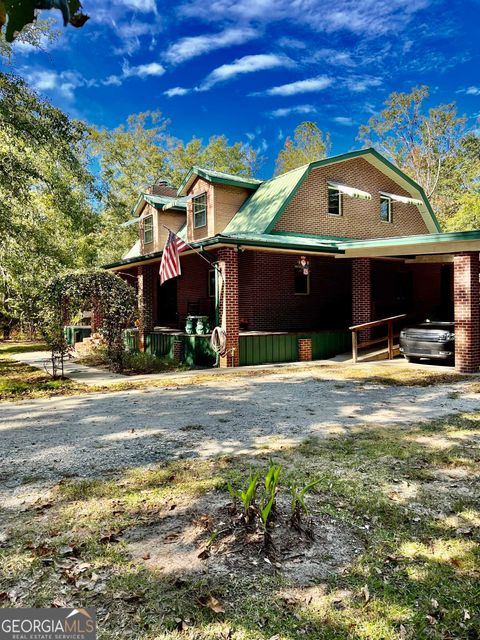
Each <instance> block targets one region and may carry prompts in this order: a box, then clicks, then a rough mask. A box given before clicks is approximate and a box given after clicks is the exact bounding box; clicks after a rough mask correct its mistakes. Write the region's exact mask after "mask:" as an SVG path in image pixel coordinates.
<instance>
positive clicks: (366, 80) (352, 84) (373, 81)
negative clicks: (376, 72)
mask: <svg viewBox="0 0 480 640" xmlns="http://www.w3.org/2000/svg"><path fill="white" fill-rule="evenodd" d="M381 84H382V81H381V80H380V78H375V77H372V76H352V77H351V78H347V79H346V80H345V85H346V87H347V89H348V90H349V91H352V92H353V93H363V92H364V91H367V89H371V88H372V87H379V86H380V85H381Z"/></svg>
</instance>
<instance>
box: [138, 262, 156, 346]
mask: <svg viewBox="0 0 480 640" xmlns="http://www.w3.org/2000/svg"><path fill="white" fill-rule="evenodd" d="M137 279H138V345H139V349H140V351H145V335H146V334H147V333H150V332H151V331H153V282H154V281H153V271H152V267H151V265H148V264H147V265H141V266H139V267H137Z"/></svg>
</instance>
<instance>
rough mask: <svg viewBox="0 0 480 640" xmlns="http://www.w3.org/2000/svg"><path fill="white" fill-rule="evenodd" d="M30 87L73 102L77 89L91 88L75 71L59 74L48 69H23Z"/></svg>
mask: <svg viewBox="0 0 480 640" xmlns="http://www.w3.org/2000/svg"><path fill="white" fill-rule="evenodd" d="M22 74H23V75H24V76H25V78H26V80H27V82H28V83H29V85H30V86H31V87H32V88H33V89H35V91H39V92H40V93H45V92H48V93H56V94H58V95H59V96H60V97H62V98H64V99H65V100H68V101H72V100H73V99H74V97H75V89H77V88H78V87H82V86H90V85H91V83H90V82H89V81H88V80H85V79H84V78H82V76H81V75H80V74H78V73H76V72H74V71H62V72H61V73H57V72H56V71H51V70H48V69H30V68H24V69H22Z"/></svg>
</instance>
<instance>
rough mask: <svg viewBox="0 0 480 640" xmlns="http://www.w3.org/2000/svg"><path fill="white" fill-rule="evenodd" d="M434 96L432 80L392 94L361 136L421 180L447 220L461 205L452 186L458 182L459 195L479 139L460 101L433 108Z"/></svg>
mask: <svg viewBox="0 0 480 640" xmlns="http://www.w3.org/2000/svg"><path fill="white" fill-rule="evenodd" d="M428 97H429V89H428V87H426V86H422V87H415V88H414V89H412V91H411V92H410V93H397V92H394V93H392V94H390V96H389V98H388V99H387V101H386V103H385V109H383V111H381V112H380V114H379V115H375V116H372V117H371V118H370V120H369V122H368V124H367V125H363V126H362V127H360V131H359V139H360V140H362V141H363V142H365V143H366V144H367V145H372V146H375V147H377V148H378V149H379V151H380V152H381V153H383V154H385V155H386V156H387V157H388V158H390V159H391V160H392V162H394V163H395V164H396V165H398V166H399V167H400V168H401V169H403V170H404V171H405V172H406V173H407V174H409V175H410V176H411V177H412V178H413V179H414V180H416V182H418V183H419V184H420V185H421V186H422V187H423V188H424V189H425V192H426V194H427V196H428V197H429V198H431V200H432V204H433V205H434V207H435V208H436V209H437V210H438V213H439V216H440V218H442V219H443V220H446V219H447V218H448V217H449V216H450V215H452V208H453V209H455V206H456V205H455V199H453V201H452V198H451V197H448V194H447V186H448V185H449V184H450V186H452V185H454V186H455V191H456V192H457V195H458V187H459V185H460V184H461V183H462V178H461V175H462V166H464V164H465V161H466V160H467V158H470V157H471V150H469V145H470V147H471V146H472V144H473V145H474V143H472V140H471V139H470V137H469V135H467V134H466V132H465V126H466V117H464V116H459V115H458V114H457V109H456V105H455V103H453V102H452V103H449V104H440V105H438V106H436V107H432V108H430V109H428V110H427V108H426V107H425V101H426V100H427V99H428ZM469 140H470V142H469ZM465 186H466V185H465ZM468 188H470V187H467V186H466V189H467V190H468Z"/></svg>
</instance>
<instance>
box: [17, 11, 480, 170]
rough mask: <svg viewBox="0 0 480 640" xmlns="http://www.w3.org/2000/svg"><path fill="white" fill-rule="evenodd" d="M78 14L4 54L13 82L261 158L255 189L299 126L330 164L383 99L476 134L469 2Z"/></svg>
mask: <svg viewBox="0 0 480 640" xmlns="http://www.w3.org/2000/svg"><path fill="white" fill-rule="evenodd" d="M83 4H84V7H85V10H86V11H87V13H89V14H90V15H91V20H90V21H89V22H88V23H87V24H86V25H85V27H83V28H82V29H78V30H76V29H74V28H72V27H68V28H67V29H65V30H64V29H63V27H62V28H61V31H62V33H61V36H60V38H59V40H58V41H57V42H56V43H54V44H53V45H45V50H44V51H38V50H34V49H33V48H31V47H28V46H26V45H22V44H16V45H14V48H15V55H14V58H13V61H12V67H13V70H15V71H17V72H19V73H21V74H22V75H23V76H24V77H25V78H26V79H27V81H28V82H29V83H30V84H31V85H32V86H33V87H35V88H36V89H37V90H38V91H40V92H41V93H44V94H45V95H47V96H48V97H49V98H50V99H51V100H52V102H53V103H54V104H56V105H57V106H59V107H61V108H63V109H65V110H66V111H68V112H69V113H71V114H72V115H74V116H76V117H80V118H82V119H84V120H86V121H88V122H90V123H94V124H96V125H100V126H105V127H115V126H117V125H118V124H120V123H122V122H123V121H124V120H125V118H126V117H127V116H128V115H129V114H130V113H135V112H139V111H146V110H155V109H159V110H160V111H161V112H162V113H163V115H164V116H165V117H167V118H169V119H170V121H171V125H170V132H171V133H172V134H173V135H175V136H177V137H179V138H182V139H189V138H191V137H192V136H193V135H196V136H198V137H201V138H203V139H205V140H206V139H208V137H209V136H211V135H214V134H221V133H225V134H226V135H227V136H228V138H229V139H230V141H231V142H233V141H237V140H242V141H245V142H249V143H250V144H252V146H254V147H255V148H257V149H258V150H259V151H260V153H261V154H262V155H264V156H266V158H267V160H266V162H265V164H264V166H263V167H262V169H261V172H260V174H261V177H269V176H270V175H271V173H272V171H273V163H274V160H275V158H276V156H277V154H278V151H279V149H280V148H281V147H282V146H283V143H284V140H285V137H286V136H287V135H289V134H291V133H292V132H293V129H294V128H295V126H296V125H297V124H298V123H299V122H301V121H302V120H306V119H307V120H314V121H315V122H317V123H318V125H319V126H320V128H321V129H323V130H328V131H330V132H331V135H332V143H333V148H332V151H333V153H341V152H344V151H348V150H350V149H352V148H356V147H358V146H360V145H359V142H358V141H357V140H356V137H357V134H358V127H359V125H360V124H362V123H365V122H366V121H367V120H368V118H369V117H370V115H371V114H372V113H375V112H378V111H379V110H380V109H381V108H382V104H383V102H384V100H385V99H386V97H387V96H388V95H389V93H391V92H392V91H409V90H410V89H411V88H412V86H415V85H418V84H428V85H429V86H430V87H431V98H430V102H431V104H432V105H434V104H438V103H440V102H451V101H453V100H455V101H457V103H458V107H459V111H460V113H465V114H466V115H467V116H468V117H469V126H470V127H472V128H474V127H475V126H476V119H477V117H478V114H479V112H480V71H479V69H480V55H479V54H480V44H479V43H480V33H479V27H478V25H479V22H480V21H479V18H480V1H479V0H467V1H462V2H460V1H457V0H455V1H453V2H452V1H442V0H329V1H326V0H211V1H210V2H205V0H184V1H181V2H176V3H167V2H165V0H162V1H160V0H117V1H116V2H115V3H99V2H93V1H87V0H84V3H83ZM107 4H111V5H113V6H112V7H110V8H107V6H106V5H107ZM48 13H49V14H55V12H48Z"/></svg>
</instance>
